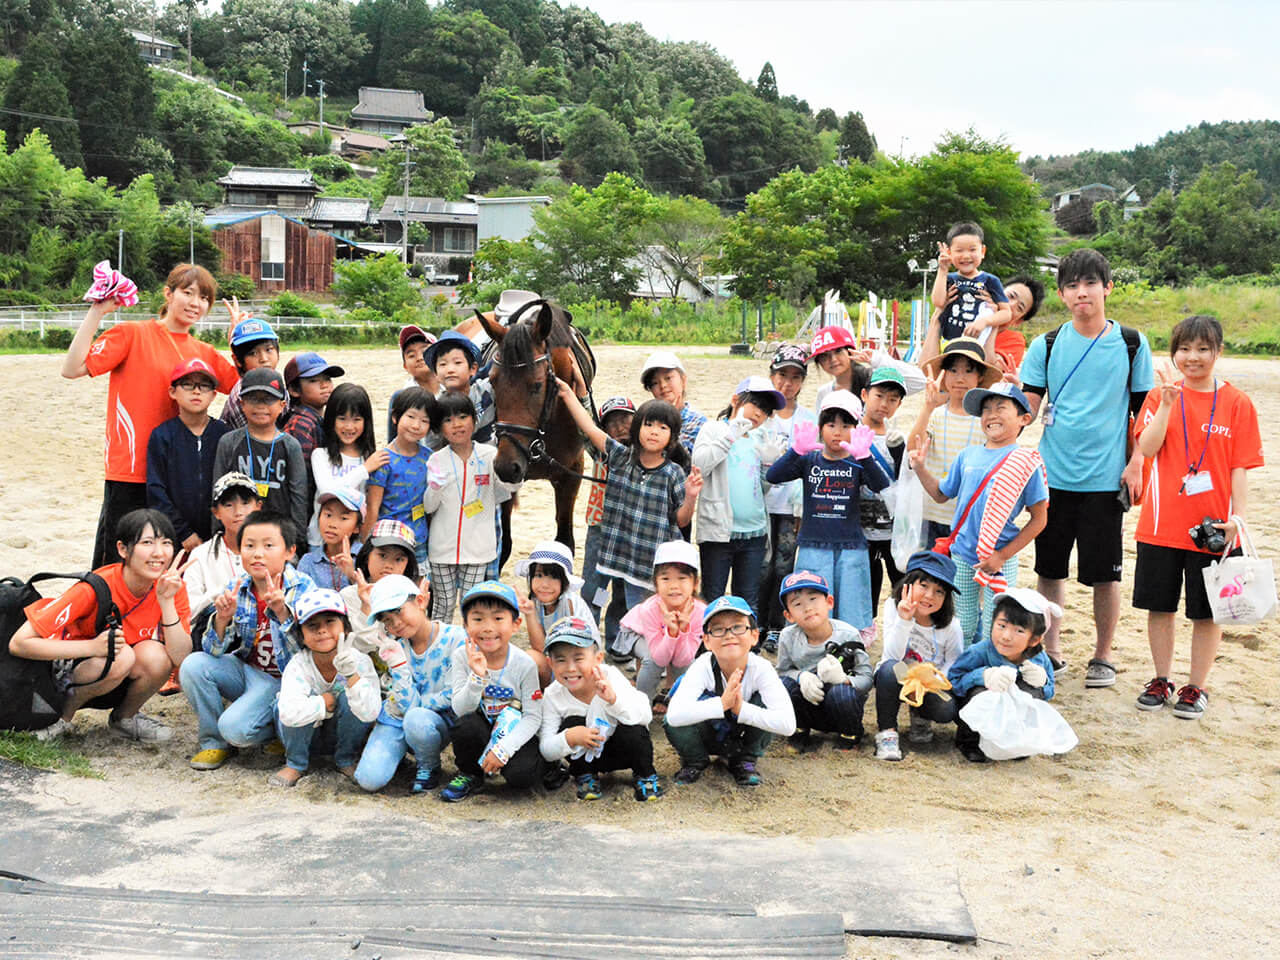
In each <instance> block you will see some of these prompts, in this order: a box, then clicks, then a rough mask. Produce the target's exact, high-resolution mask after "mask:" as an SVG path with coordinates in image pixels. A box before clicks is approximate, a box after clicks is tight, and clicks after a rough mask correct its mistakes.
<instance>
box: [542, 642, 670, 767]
mask: <svg viewBox="0 0 1280 960" xmlns="http://www.w3.org/2000/svg"><path fill="white" fill-rule="evenodd" d="M604 675H605V678H606V679H607V680H608V681H609V686H611V687H613V694H614V702H613V703H605V701H604V700H602V699H600V697H594V698H592V700H591V702H590V703H583V702H582V701H581V700H579V699H578V698H577V697H575V696H574V695H573V694H572V693H570V692H569V691H568V689H567V688H565V687H564V686H563V685H562V684H561V683H560V682H559V681H556V682H553V683H552V684H551V686H549V687H547V689H546V690H545V691H544V692H543V694H542V729H541V731H540V732H539V734H538V749H539V750H541V751H542V756H543V757H544V758H545V759H547V760H563V759H564V758H565V757H567V756H569V755H570V754H571V753H573V751H574V748H573V747H571V746H569V741H568V740H566V739H565V735H564V733H563V731H561V729H560V726H561V724H563V723H564V720H565V718H566V717H583V718H584V719H585V718H586V717H587V716H588V715H592V716H603V717H604V718H605V719H607V720H608V721H609V722H610V723H612V724H613V727H610V728H609V731H608V733H606V734H605V737H606V739H607V738H608V737H609V735H610V734H612V733H613V728H614V727H619V726H643V727H647V726H648V725H649V722H650V721H651V720H653V708H652V707H650V706H649V698H648V697H646V696H645V695H644V694H643V693H641V692H640V691H639V690H637V689H636V688H635V687H633V686H632V685H631V681H629V680H628V679H627V678H626V676H624V675H623V673H622V671H621V670H619V669H618V668H617V667H612V666H609V665H608V664H605V665H604Z"/></svg>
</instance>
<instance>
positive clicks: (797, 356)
mask: <svg viewBox="0 0 1280 960" xmlns="http://www.w3.org/2000/svg"><path fill="white" fill-rule="evenodd" d="M783 367H795V368H796V369H798V370H799V371H800V372H801V373H804V374H807V373H808V372H809V351H808V350H806V349H805V348H804V347H801V346H799V345H797V344H794V343H784V344H783V345H782V346H780V347H779V348H778V349H777V350H775V351H774V353H773V359H772V360H770V361H769V372H770V373H773V372H774V371H776V370H781V369H782V368H783Z"/></svg>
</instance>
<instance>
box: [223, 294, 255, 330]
mask: <svg viewBox="0 0 1280 960" xmlns="http://www.w3.org/2000/svg"><path fill="white" fill-rule="evenodd" d="M222 305H223V306H224V307H226V308H227V315H228V316H229V317H230V319H229V320H228V321H227V340H228V341H229V340H230V339H231V335H232V334H233V333H235V331H236V327H238V326H240V324H241V323H243V322H244V321H246V320H248V319H249V318H250V317H251V314H249V313H248V312H247V311H244V310H241V309H240V301H239V299H237V298H236V297H232V298H231V302H230V303H227V301H226V298H225V297H224V298H223V300H222Z"/></svg>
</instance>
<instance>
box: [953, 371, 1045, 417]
mask: <svg viewBox="0 0 1280 960" xmlns="http://www.w3.org/2000/svg"><path fill="white" fill-rule="evenodd" d="M987 397H1005V398H1006V399H1009V400H1012V401H1013V402H1014V403H1016V404H1017V405H1018V406H1019V407H1021V408H1022V412H1023V413H1030V412H1031V404H1029V403H1028V402H1027V395H1026V394H1025V393H1023V392H1022V391H1021V390H1019V389H1018V387H1017V385H1016V384H1012V383H1010V382H1009V381H1008V380H1002V381H1000V382H999V383H993V384H992V385H991V386H989V387H974V388H973V389H972V390H970V391H968V392H967V393H965V395H964V412H965V413H967V414H968V415H969V416H971V417H980V416H982V404H983V403H985V402H986V399H987Z"/></svg>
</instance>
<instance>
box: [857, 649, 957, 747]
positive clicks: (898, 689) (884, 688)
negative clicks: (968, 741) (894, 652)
mask: <svg viewBox="0 0 1280 960" xmlns="http://www.w3.org/2000/svg"><path fill="white" fill-rule="evenodd" d="M896 662H897V661H896V660H886V661H885V662H884V663H882V664H881V665H880V666H879V668H878V669H877V670H876V677H875V684H876V726H878V727H879V728H880V729H881V730H897V729H898V709H899V708H900V707H901V706H902V701H901V700H900V699H899V697H900V695H901V693H902V684H900V683H899V682H898V678H897V677H896V676H894V673H893V665H894V664H895V663H896ZM917 710H918V712H919V713H920V715H921V716H923V717H927V718H928V719H930V720H932V721H933V722H934V723H954V722H955V719H956V715H957V714H958V712H959V710H960V706H959V704H957V703H956V698H955V697H952V698H950V699H949V700H943V699H942V698H941V697H940V696H938V695H937V694H936V693H926V694H925V695H924V700H922V701H921V703H920V706H919V707H918V708H917Z"/></svg>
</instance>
